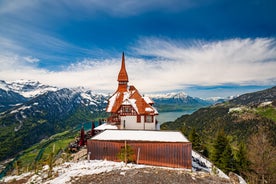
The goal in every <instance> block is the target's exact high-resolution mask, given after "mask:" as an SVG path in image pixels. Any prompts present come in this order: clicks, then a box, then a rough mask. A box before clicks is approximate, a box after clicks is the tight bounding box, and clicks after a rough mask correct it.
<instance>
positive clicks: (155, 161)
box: [87, 140, 192, 169]
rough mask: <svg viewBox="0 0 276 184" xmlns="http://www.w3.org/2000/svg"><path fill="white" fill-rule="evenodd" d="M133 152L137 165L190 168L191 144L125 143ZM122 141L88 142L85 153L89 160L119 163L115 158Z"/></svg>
mask: <svg viewBox="0 0 276 184" xmlns="http://www.w3.org/2000/svg"><path fill="white" fill-rule="evenodd" d="M127 144H128V145H130V146H131V147H132V149H133V150H134V152H135V160H136V162H137V161H138V162H139V164H147V165H156V166H165V167H174V168H187V169H191V168H192V144H191V143H190V142H173V143H171V142H143V141H127ZM124 145H125V142H124V141H101V140H88V142H87V151H88V152H91V155H90V159H91V160H94V159H98V160H102V159H106V160H111V161H121V160H119V159H118V158H117V154H118V153H119V151H120V149H121V147H124ZM138 148H140V155H139V160H137V159H138V158H137V153H138Z"/></svg>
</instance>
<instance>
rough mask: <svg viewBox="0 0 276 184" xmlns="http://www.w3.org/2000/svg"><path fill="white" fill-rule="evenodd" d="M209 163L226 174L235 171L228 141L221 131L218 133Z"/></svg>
mask: <svg viewBox="0 0 276 184" xmlns="http://www.w3.org/2000/svg"><path fill="white" fill-rule="evenodd" d="M211 161H212V162H213V163H214V164H215V165H216V166H217V167H218V168H220V169H221V170H223V171H224V172H226V173H228V172H229V171H235V160H234V155H233V152H232V148H231V145H230V142H229V140H228V139H227V137H226V135H225V133H224V131H223V130H221V131H219V132H218V134H217V137H216V139H215V140H214V143H213V149H212V150H211Z"/></svg>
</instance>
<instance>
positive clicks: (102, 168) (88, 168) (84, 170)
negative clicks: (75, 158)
mask: <svg viewBox="0 0 276 184" xmlns="http://www.w3.org/2000/svg"><path fill="white" fill-rule="evenodd" d="M144 167H150V166H145V165H137V164H127V165H126V164H125V163H123V162H112V161H106V160H90V162H89V161H88V160H83V161H79V162H65V163H64V164H62V165H60V166H57V167H54V168H53V175H55V174H57V176H58V177H56V178H53V179H51V180H47V170H48V166H46V167H44V168H43V170H42V171H41V172H39V173H38V174H34V173H33V172H32V173H30V172H28V173H24V174H22V175H19V176H7V177H4V178H3V180H2V181H4V182H9V181H13V180H19V179H23V178H24V177H28V176H29V177H30V176H31V177H30V178H29V180H28V182H27V183H45V184H56V183H68V182H69V181H70V180H71V178H72V177H76V176H83V175H91V174H99V173H104V172H110V171H112V170H118V169H121V170H128V169H135V168H137V169H138V168H144Z"/></svg>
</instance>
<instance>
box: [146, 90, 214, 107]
mask: <svg viewBox="0 0 276 184" xmlns="http://www.w3.org/2000/svg"><path fill="white" fill-rule="evenodd" d="M147 96H149V97H151V98H152V99H153V101H154V102H155V105H156V106H157V107H160V106H164V105H165V106H168V105H169V106H171V105H176V106H182V107H184V106H194V107H197V108H198V107H203V106H208V105H212V104H213V103H212V102H209V101H207V100H204V99H201V98H197V97H191V96H189V95H188V94H186V93H185V92H178V93H167V94H150V95H147Z"/></svg>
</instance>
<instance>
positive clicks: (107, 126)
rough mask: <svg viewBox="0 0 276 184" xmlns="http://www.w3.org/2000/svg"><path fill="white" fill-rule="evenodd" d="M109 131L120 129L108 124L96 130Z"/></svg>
mask: <svg viewBox="0 0 276 184" xmlns="http://www.w3.org/2000/svg"><path fill="white" fill-rule="evenodd" d="M109 129H113V130H114V129H118V127H117V126H116V125H111V124H107V123H104V124H102V125H100V126H97V127H96V128H95V129H94V130H109Z"/></svg>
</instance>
